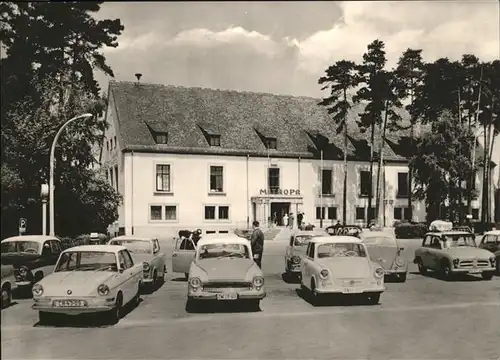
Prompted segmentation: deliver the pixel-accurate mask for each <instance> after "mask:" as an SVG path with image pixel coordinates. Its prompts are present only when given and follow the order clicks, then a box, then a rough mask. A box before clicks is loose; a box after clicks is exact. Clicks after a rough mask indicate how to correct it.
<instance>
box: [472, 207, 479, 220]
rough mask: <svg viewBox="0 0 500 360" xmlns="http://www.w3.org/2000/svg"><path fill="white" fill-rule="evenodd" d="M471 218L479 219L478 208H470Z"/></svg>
mask: <svg viewBox="0 0 500 360" xmlns="http://www.w3.org/2000/svg"><path fill="white" fill-rule="evenodd" d="M472 218H473V219H474V220H478V219H479V209H472Z"/></svg>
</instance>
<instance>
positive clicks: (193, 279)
mask: <svg viewBox="0 0 500 360" xmlns="http://www.w3.org/2000/svg"><path fill="white" fill-rule="evenodd" d="M187 296H188V298H187V303H186V310H187V311H188V312H189V311H192V310H194V309H196V308H197V307H198V306H199V305H200V304H201V302H202V301H206V300H217V301H240V302H244V303H246V304H247V305H249V306H250V307H252V308H253V309H255V310H258V309H259V304H260V300H261V299H263V298H264V297H265V296H266V292H265V290H264V276H263V274H262V271H261V269H260V268H259V267H258V266H257V264H256V263H255V262H254V260H253V255H252V248H251V245H250V242H249V241H248V240H246V239H243V238H241V237H239V236H236V235H234V234H214V235H207V236H206V237H204V238H203V239H201V240H200V241H199V242H198V248H197V249H196V256H195V259H194V261H193V262H192V263H191V266H190V268H189V276H188V294H187Z"/></svg>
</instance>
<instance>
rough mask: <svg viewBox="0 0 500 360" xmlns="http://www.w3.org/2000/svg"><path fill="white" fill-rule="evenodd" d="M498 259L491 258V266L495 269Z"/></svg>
mask: <svg viewBox="0 0 500 360" xmlns="http://www.w3.org/2000/svg"><path fill="white" fill-rule="evenodd" d="M495 263H496V259H495V257H494V256H492V257H490V264H491V266H493V267H495Z"/></svg>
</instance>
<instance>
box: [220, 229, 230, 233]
mask: <svg viewBox="0 0 500 360" xmlns="http://www.w3.org/2000/svg"><path fill="white" fill-rule="evenodd" d="M219 234H229V231H227V230H219Z"/></svg>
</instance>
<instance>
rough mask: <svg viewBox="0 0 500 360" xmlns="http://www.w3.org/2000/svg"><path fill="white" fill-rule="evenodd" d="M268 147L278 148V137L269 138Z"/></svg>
mask: <svg viewBox="0 0 500 360" xmlns="http://www.w3.org/2000/svg"><path fill="white" fill-rule="evenodd" d="M266 148H268V149H271V150H276V149H277V148H278V142H277V141H276V138H267V139H266Z"/></svg>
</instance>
